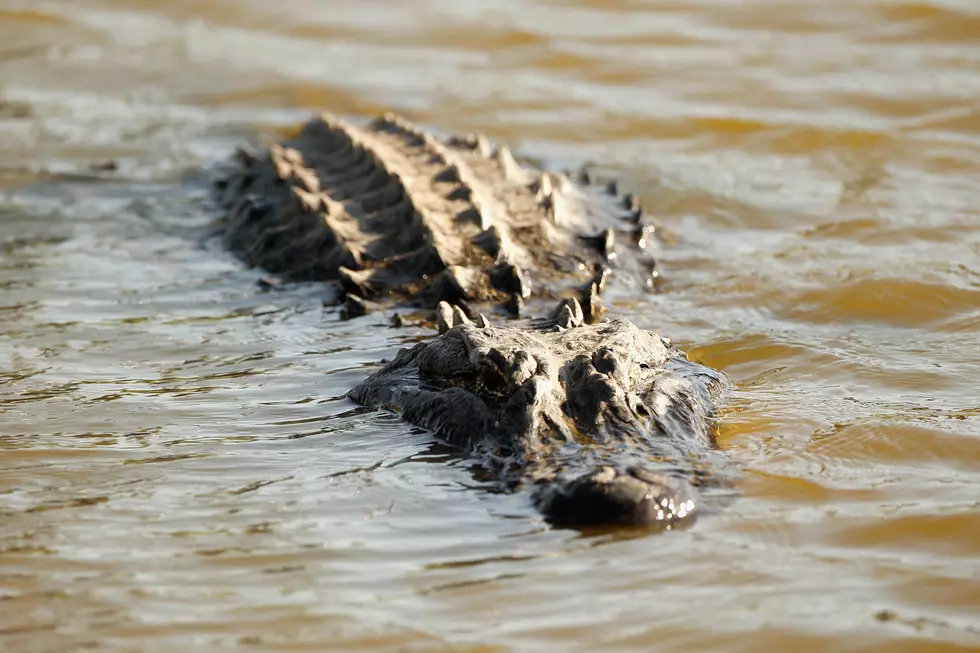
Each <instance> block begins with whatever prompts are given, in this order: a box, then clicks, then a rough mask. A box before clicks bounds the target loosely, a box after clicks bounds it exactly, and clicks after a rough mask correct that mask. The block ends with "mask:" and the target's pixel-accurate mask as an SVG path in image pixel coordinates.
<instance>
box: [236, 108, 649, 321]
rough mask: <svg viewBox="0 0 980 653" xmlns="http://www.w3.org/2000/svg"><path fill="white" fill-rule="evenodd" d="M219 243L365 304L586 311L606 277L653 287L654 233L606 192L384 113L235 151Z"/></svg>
mask: <svg viewBox="0 0 980 653" xmlns="http://www.w3.org/2000/svg"><path fill="white" fill-rule="evenodd" d="M218 189H219V194H218V195H219V201H220V203H221V205H222V206H223V207H224V208H225V209H226V213H225V216H224V219H223V228H222V232H223V236H224V239H225V242H226V245H227V246H228V248H229V249H230V250H231V251H232V252H234V253H236V254H237V255H238V256H240V257H241V258H242V259H243V260H244V261H245V262H247V263H249V264H251V265H255V266H259V267H262V268H264V269H266V270H268V271H269V272H272V273H275V274H278V275H281V276H283V277H288V278H292V279H298V280H325V279H335V280H338V281H339V282H340V283H341V284H342V287H343V290H344V292H345V293H346V296H347V299H348V304H349V305H357V306H363V305H364V300H371V301H385V300H388V301H390V300H395V301H411V302H412V303H415V304H420V305H423V306H427V307H434V306H436V305H437V304H438V302H439V301H446V302H448V303H450V304H454V305H457V306H461V307H463V309H464V310H465V311H466V312H467V313H469V312H470V311H469V308H468V305H469V304H470V303H472V302H481V303H488V302H493V303H495V304H498V305H499V306H500V307H502V308H503V309H504V310H506V311H507V312H508V313H510V314H511V315H518V314H520V313H521V310H522V308H523V307H524V305H525V302H527V301H528V300H529V299H530V298H532V297H535V298H543V299H554V298H561V297H568V296H577V297H578V298H579V299H580V301H581V303H582V305H583V308H584V309H585V311H586V319H587V320H591V318H592V317H594V316H593V308H594V307H593V306H592V304H593V300H594V298H595V296H596V294H597V293H598V291H599V289H600V288H601V287H602V284H603V281H604V279H605V277H606V274H607V273H608V272H609V271H613V272H618V273H620V274H618V275H617V276H620V277H622V278H623V279H625V280H626V281H627V282H628V283H630V284H631V285H635V286H637V287H640V288H646V287H649V286H652V284H653V279H654V278H655V277H656V266H655V261H654V259H653V256H652V255H651V254H650V253H649V251H648V250H649V249H650V248H649V245H650V243H651V240H652V236H653V232H654V227H653V225H652V224H650V223H649V221H648V220H647V219H646V217H645V216H644V214H643V211H642V210H641V209H640V207H639V206H638V204H637V202H636V199H635V198H634V196H633V195H631V194H620V193H619V190H618V187H617V185H616V183H615V182H610V183H609V184H606V185H603V186H601V187H600V186H597V185H595V184H593V183H591V180H590V178H589V175H588V173H586V172H583V173H581V174H580V175H579V176H578V179H577V180H576V181H573V180H571V179H570V178H569V177H568V176H567V175H566V174H563V173H556V172H547V171H545V172H542V171H535V170H531V169H529V168H527V167H525V166H523V165H521V164H520V163H518V162H517V160H516V159H515V158H514V156H513V155H512V154H511V152H510V150H509V149H508V148H507V147H504V146H500V147H496V148H495V147H492V146H491V145H490V144H489V143H488V141H487V139H486V138H485V137H483V136H467V137H449V138H444V139H443V138H439V137H437V136H435V135H434V134H432V133H430V132H428V131H425V130H423V129H421V128H419V127H417V126H415V125H413V124H411V123H409V122H408V121H406V120H405V119H403V118H400V117H398V116H395V115H391V114H389V115H386V116H384V117H382V118H378V119H376V120H374V121H372V122H371V123H370V124H368V125H366V126H363V127H362V126H358V125H354V124H351V123H349V122H346V121H344V120H341V119H340V118H337V117H335V116H332V115H329V114H324V115H321V116H318V117H316V118H314V119H312V120H311V121H309V122H308V123H307V124H306V125H305V126H304V127H303V128H302V130H301V131H300V132H299V134H298V135H297V136H296V137H295V138H293V139H291V140H288V141H286V142H284V143H283V144H278V145H272V146H271V147H269V148H268V149H267V150H265V151H263V152H261V153H253V152H247V151H240V152H239V156H238V157H237V162H236V165H235V166H234V169H233V170H232V171H231V172H230V174H228V175H227V176H226V177H224V178H223V179H221V180H220V181H219V183H218Z"/></svg>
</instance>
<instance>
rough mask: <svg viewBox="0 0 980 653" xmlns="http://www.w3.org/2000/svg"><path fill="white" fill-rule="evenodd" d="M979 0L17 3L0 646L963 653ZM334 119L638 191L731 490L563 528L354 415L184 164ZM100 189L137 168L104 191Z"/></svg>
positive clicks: (3, 60)
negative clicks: (732, 383)
mask: <svg viewBox="0 0 980 653" xmlns="http://www.w3.org/2000/svg"><path fill="white" fill-rule="evenodd" d="M978 11H980V6H978V4H977V3H976V2H974V1H973V0H960V1H958V2H957V1H954V0H943V1H939V0H937V1H935V2H932V3H928V2H919V3H914V2H898V1H892V0H863V1H858V0H853V1H844V0H837V1H829V0H811V1H808V2H804V1H789V0H784V1H783V2H775V1H763V0H754V1H749V2H742V3H735V2H726V1H724V0H699V1H688V2H674V3H662V2H640V1H639V0H615V1H608V2H599V1H598V0H592V1H586V0H533V1H530V0H529V1H527V2H517V1H516V0H484V1H482V2H478V1H476V0H461V1H460V2H455V3H435V2H422V1H415V0H413V1H405V0H402V1H400V2H394V1H391V2H381V1H379V0H372V1H362V2H339V1H338V2H316V1H314V0H279V1H278V2H275V3H270V2H259V1H258V0H250V1H247V2H246V1H243V0H222V1H218V0H214V1H211V2H197V1H191V0H171V1H169V2H165V1H157V2H154V1H150V0H139V1H136V0H132V1H129V2H123V1H122V0H118V1H115V2H113V1H110V0H103V1H82V0H24V1H21V2H18V1H17V0H0V101H2V102H3V104H2V105H0V242H2V243H3V244H2V249H0V256H2V258H0V288H2V294H0V334H2V340H0V379H2V381H0V448H2V451H0V519H2V521H0V524H2V525H0V650H2V651H5V652H6V651H10V652H12V653H20V652H34V651H44V652H49V651H50V652H61V651H76V650H95V651H153V652H156V651H175V650H187V651H226V650H242V651H468V652H476V651H481V652H489V651H510V650H513V651H671V652H676V651H719V652H735V651H746V652H753V653H755V652H757V651H765V650H772V651H799V652H815V651H827V652H838V651H889V652H895V651H897V652H903V653H906V652H912V651H966V650H980V399H978V391H977V388H978V385H980V367H978V362H980V337H978V331H980V13H978ZM321 108H329V109H331V110H334V111H337V112H340V113H343V114H345V115H349V116H355V117H356V116H368V115H372V114H375V113H377V112H378V111H382V110H386V109H395V110H399V111H402V112H404V113H406V114H407V115H409V116H410V117H412V118H413V119H415V120H418V121H420V122H423V123H426V124H432V125H437V126H439V127H441V128H444V129H447V130H455V131H460V132H470V131H478V130H482V131H486V132H488V133H489V134H490V135H491V137H493V138H495V139H498V140H505V141H509V142H510V143H512V144H513V145H514V146H515V149H517V150H518V151H519V152H521V153H523V154H525V155H528V156H532V157H536V158H537V159H538V160H544V161H546V162H548V163H550V164H554V165H558V166H565V165H568V166H571V165H576V164H579V163H582V162H583V161H586V160H589V159H591V160H594V161H597V162H599V163H600V164H601V168H600V171H602V172H604V173H607V174H615V175H617V176H621V177H623V178H625V179H626V180H627V181H628V183H629V185H630V186H632V187H635V188H637V189H639V190H640V191H641V193H642V197H643V200H644V202H645V204H646V206H648V207H649V208H650V210H651V211H652V212H653V213H654V214H655V215H656V216H657V217H658V218H659V219H660V221H661V222H662V223H663V224H664V225H665V226H666V227H667V228H668V229H669V231H670V232H671V233H673V234H674V235H675V237H676V243H675V245H674V246H673V247H672V248H670V249H669V250H668V251H667V252H666V254H665V259H664V262H663V265H662V268H663V270H664V276H665V279H666V284H665V288H664V293H663V294H660V295H657V296H651V297H648V298H644V299H642V300H640V301H638V302H637V303H636V304H635V305H633V306H630V307H620V309H619V310H623V311H628V312H629V313H630V315H632V316H633V317H634V319H635V320H636V321H637V322H639V323H641V324H643V325H644V326H647V327H648V328H652V329H656V330H659V331H661V332H664V333H666V334H668V335H670V336H672V337H674V338H675V340H677V341H679V342H680V343H682V344H683V345H685V346H688V347H690V349H691V352H692V355H693V356H694V357H696V358H698V359H700V360H702V361H704V362H706V363H708V364H711V365H714V366H717V367H720V368H721V369H723V370H725V371H726V372H727V373H728V374H729V375H731V376H732V377H733V378H734V379H735V380H736V381H737V382H738V386H739V387H738V390H737V391H736V392H735V393H734V395H733V396H732V397H731V404H730V410H729V411H728V413H727V414H726V416H725V418H724V421H723V426H722V433H721V436H720V440H721V444H722V445H723V447H724V449H725V450H726V451H727V452H728V455H729V456H731V458H733V459H735V460H736V461H738V464H739V465H740V466H741V467H742V468H743V470H744V471H743V479H742V483H741V487H740V489H741V492H742V495H743V496H742V498H741V499H740V500H739V501H737V502H736V503H735V504H734V505H732V506H731V507H730V508H728V509H727V510H725V511H724V513H723V514H721V515H720V516H717V517H714V518H711V519H706V520H703V521H702V522H700V523H699V524H698V525H697V526H696V527H695V528H694V529H693V530H690V531H685V532H679V533H670V534H667V535H663V536H650V537H640V538H632V539H624V538H617V537H614V536H610V535H604V536H597V535H592V536H584V535H580V534H578V533H575V532H573V531H568V530H558V529H551V528H548V527H547V526H546V525H545V524H543V523H542V521H541V519H540V518H539V517H538V515H537V514H536V513H535V512H534V510H533V509H532V508H531V507H530V505H529V503H528V500H527V497H526V496H524V495H516V496H501V495H497V494H493V493H491V492H489V491H487V489H486V488H485V487H482V486H481V482H480V481H479V480H478V479H476V478H475V477H474V476H473V475H472V474H471V471H470V464H469V463H468V462H467V461H466V460H465V459H461V458H458V457H454V456H452V455H450V454H449V453H447V452H445V451H442V450H440V449H438V448H436V447H433V446H432V442H431V440H430V438H429V437H428V436H427V435H426V434H425V433H424V432H421V431H419V430H417V429H412V428H410V427H408V426H405V425H404V424H402V423H400V422H399V421H398V420H397V419H396V418H394V417H392V416H390V415H385V414H378V413H372V412H364V411H363V410H360V409H357V408H356V407H355V406H353V405H352V404H350V403H349V402H347V401H346V400H344V399H343V398H342V394H343V392H344V391H345V390H346V389H348V388H349V387H351V386H352V385H353V384H354V383H355V382H356V381H357V380H359V379H361V378H363V377H364V376H365V375H366V374H367V373H368V372H369V371H370V370H371V369H372V368H373V366H374V365H375V364H376V362H377V361H378V360H380V359H381V358H383V357H385V356H390V355H392V354H393V353H394V351H395V350H396V349H397V347H398V346H399V345H400V344H401V343H403V342H404V341H406V340H410V339H413V338H416V337H418V335H419V334H420V333H421V332H419V331H417V330H412V329H407V330H402V331H398V330H391V329H387V328H385V326H384V317H383V316H369V317H366V318H364V319H362V320H358V321H355V322H341V321H339V320H338V317H337V315H336V313H335V312H333V310H331V309H327V310H325V309H323V308H321V306H320V299H321V297H322V295H323V289H322V288H321V287H318V286H315V285H308V286H300V287H295V288H290V289H287V290H285V291H282V292H273V293H264V292H261V291H260V290H258V289H257V287H256V285H255V280H256V278H257V277H258V275H259V273H258V272H256V271H251V270H246V269H243V268H242V267H241V266H240V265H239V264H238V263H236V262H235V261H234V260H232V259H231V258H229V257H228V256H226V255H225V254H223V253H222V252H221V251H220V250H218V249H216V248H214V247H212V246H210V245H209V244H208V241H207V240H206V238H205V236H206V235H207V225H208V221H209V216H208V215H207V213H206V212H205V211H204V209H203V208H202V198H203V197H204V194H205V191H204V175H203V174H202V173H201V170H202V168H203V169H206V168H207V166H209V165H212V164H213V163H214V162H215V161H219V160H221V159H222V157H224V156H226V155H227V154H228V153H229V152H230V150H231V149H232V148H233V147H234V146H235V145H236V144H238V143H240V142H243V141H246V140H254V139H257V138H268V137H271V136H273V135H274V134H275V133H276V132H277V130H279V129H281V128H282V127H284V126H287V125H290V124H292V123H293V122H295V121H298V120H300V119H302V118H304V117H306V116H307V115H308V114H309V112H310V111H311V110H315V109H321ZM107 160H116V161H117V162H118V170H116V171H99V170H92V169H91V167H90V166H91V164H93V163H99V162H105V161H107Z"/></svg>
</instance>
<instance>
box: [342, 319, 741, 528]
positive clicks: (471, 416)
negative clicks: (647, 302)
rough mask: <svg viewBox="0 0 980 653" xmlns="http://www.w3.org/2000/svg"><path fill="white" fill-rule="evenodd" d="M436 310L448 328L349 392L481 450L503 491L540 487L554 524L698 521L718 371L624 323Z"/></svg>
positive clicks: (538, 496) (538, 497)
mask: <svg viewBox="0 0 980 653" xmlns="http://www.w3.org/2000/svg"><path fill="white" fill-rule="evenodd" d="M573 312H574V311H573ZM441 315H442V316H443V317H442V320H444V321H445V322H444V324H443V326H444V327H446V330H445V332H444V333H443V335H441V336H440V337H439V338H437V339H435V340H432V341H429V342H425V343H421V344H418V345H416V346H415V347H413V348H411V349H405V350H402V351H401V352H399V354H398V356H397V357H396V358H395V360H393V361H391V362H390V363H388V364H387V365H386V366H385V367H384V368H383V369H381V370H380V371H378V372H376V373H375V374H374V375H372V376H371V377H370V378H368V379H366V380H365V381H363V382H362V383H360V384H359V385H358V386H357V387H355V388H354V389H353V390H351V392H350V393H349V396H350V398H351V399H352V400H353V401H355V402H357V403H360V404H364V405H368V406H377V407H385V408H390V409H394V410H396V411H398V412H400V413H401V415H402V416H403V417H404V419H406V420H408V421H409V422H411V423H413V424H416V425H418V426H421V427H424V428H427V429H431V430H432V431H434V432H435V433H436V434H437V435H438V436H440V437H441V438H443V439H444V440H446V441H448V442H449V443H451V444H453V445H456V446H459V447H461V448H465V449H468V450H470V451H473V452H475V453H476V454H477V455H478V457H479V458H480V459H481V460H482V461H483V462H484V463H485V464H486V465H487V466H488V467H490V468H491V469H493V470H494V471H495V472H497V474H498V475H499V477H500V479H501V483H502V485H503V486H504V487H507V488H516V487H520V486H523V485H527V484H533V485H534V486H535V487H536V489H535V493H534V497H535V502H536V504H537V505H538V507H539V508H540V510H541V511H542V512H543V513H544V514H545V515H546V516H547V517H548V518H549V519H550V520H551V521H553V522H555V523H560V524H571V525H609V524H630V525H642V526H651V527H659V528H664V529H671V528H675V527H677V526H680V525H682V524H685V523H688V522H691V521H693V519H694V518H695V516H696V515H697V513H698V511H699V499H698V495H697V493H696V492H695V491H694V490H693V488H692V487H691V484H690V483H689V481H688V479H689V478H693V476H694V475H695V473H696V471H697V470H696V467H697V464H698V462H702V463H703V462H704V461H705V459H706V458H707V457H710V455H711V447H712V441H711V437H710V435H709V429H708V419H709V415H710V414H711V412H712V411H713V409H714V400H715V397H716V396H717V394H718V393H719V392H720V391H721V390H722V389H724V388H725V387H726V385H727V383H728V382H727V380H726V379H725V377H724V375H722V374H721V373H719V372H716V371H715V370H712V369H709V368H707V367H704V366H703V365H699V364H697V363H693V362H691V361H689V360H688V359H687V357H686V356H684V354H683V353H682V352H680V351H678V350H677V349H674V348H673V347H671V346H670V344H669V343H668V342H666V341H665V340H663V339H661V338H660V336H658V335H656V334H654V333H651V332H648V331H644V330H642V329H639V328H637V327H636V326H634V325H633V324H632V323H631V322H630V321H629V320H623V319H620V320H612V321H609V320H606V321H604V322H600V323H597V324H593V325H584V324H582V323H581V320H573V321H572V322H571V323H567V326H554V327H552V328H550V329H548V330H534V329H527V328H514V327H503V326H497V327H495V326H492V325H491V324H490V322H489V321H488V320H487V319H486V318H485V317H483V316H482V315H481V316H478V317H477V318H476V319H475V320H473V321H469V320H467V319H466V318H465V317H464V316H462V315H461V314H459V313H456V314H453V313H452V312H451V309H450V308H449V307H448V306H446V305H444V306H443V307H442V310H441Z"/></svg>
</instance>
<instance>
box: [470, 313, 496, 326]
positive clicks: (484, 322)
mask: <svg viewBox="0 0 980 653" xmlns="http://www.w3.org/2000/svg"><path fill="white" fill-rule="evenodd" d="M473 324H475V325H476V326H478V327H480V328H481V329H493V325H492V324H490V320H488V319H487V316H486V315H484V314H483V313H480V314H478V315H477V316H476V317H475V318H473Z"/></svg>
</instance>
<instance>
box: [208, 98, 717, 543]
mask: <svg viewBox="0 0 980 653" xmlns="http://www.w3.org/2000/svg"><path fill="white" fill-rule="evenodd" d="M217 194H218V199H219V203H220V204H221V205H222V206H223V207H224V208H225V215H224V216H223V218H222V229H221V231H222V233H223V238H224V242H225V243H226V245H227V246H228V248H229V249H230V250H231V251H233V252H234V253H236V254H237V255H239V256H240V257H241V258H242V259H244V260H245V261H246V262H247V263H249V264H252V265H256V266H259V267H262V268H265V269H266V270H268V271H270V272H273V273H276V274H280V275H283V276H285V277H288V278H292V279H303V280H331V281H333V282H334V283H336V284H339V286H340V288H341V289H342V293H343V300H342V303H343V310H344V311H345V313H346V314H347V315H348V316H349V317H356V316H358V315H360V314H362V313H364V312H365V311H367V310H369V309H370V308H372V307H379V306H380V307H382V308H388V307H395V306H405V305H411V306H420V307H425V308H430V309H433V322H434V323H435V324H436V325H437V327H438V330H439V333H440V335H439V336H438V337H435V338H434V339H432V340H430V341H428V342H424V343H420V344H418V345H416V346H415V347H413V348H411V349H406V350H402V351H401V352H399V354H398V356H397V357H396V358H395V359H394V360H393V361H390V362H389V363H387V364H386V365H385V366H384V367H383V368H382V369H380V370H379V371H377V372H376V373H374V374H373V375H371V376H370V377H369V378H368V379H366V380H364V381H363V382H362V383H360V384H359V385H358V386H357V387H355V388H354V389H353V390H351V391H350V393H349V397H350V398H351V399H352V400H353V401H355V402H357V403H361V404H364V405H367V406H372V407H384V408H389V409H392V410H395V411H398V412H400V413H401V415H402V416H403V417H404V419H406V420H408V421H409V422H412V423H413V424H416V425H419V426H422V427H425V428H428V429H431V430H432V431H433V432H435V433H436V434H437V435H438V436H439V437H441V438H443V439H444V440H446V441H448V442H449V443H451V444H453V445H456V446H458V447H460V448H463V449H465V450H467V451H470V452H471V453H472V454H473V455H474V457H475V459H476V460H478V461H479V462H480V463H481V464H482V465H483V466H484V467H486V468H487V469H490V470H492V471H493V473H494V474H495V475H496V478H498V479H499V482H500V485H501V487H503V488H505V489H518V488H522V487H530V488H532V497H533V499H534V502H535V504H536V505H537V506H538V508H539V509H540V510H541V511H542V512H543V513H544V514H545V515H546V517H548V518H549V519H550V520H551V521H552V522H554V523H560V524H569V525H605V524H635V525H643V526H651V527H658V528H664V529H671V528H675V527H678V526H680V525H684V524H688V523H692V522H693V520H694V519H695V518H696V517H697V515H698V514H699V513H700V512H702V511H703V508H702V500H701V495H700V494H699V490H696V489H695V486H698V487H699V489H701V488H703V487H705V486H710V485H711V484H712V483H713V482H715V481H713V480H712V479H715V474H714V472H713V466H712V465H711V464H709V462H708V461H710V460H711V459H712V458H713V457H714V456H713V444H714V443H713V440H712V436H711V430H710V424H711V417H712V414H713V412H714V411H715V407H716V401H717V399H718V396H719V395H720V393H721V392H722V391H723V390H724V389H725V388H726V387H727V385H728V381H727V379H726V378H725V376H724V375H723V374H721V373H720V372H717V371H715V370H712V369H710V368H707V367H705V366H703V365H700V364H698V363H695V362H692V361H689V360H688V359H687V357H686V356H685V355H684V353H683V352H681V351H680V350H678V349H676V348H674V347H672V346H671V344H670V342H669V341H667V340H666V339H664V338H661V337H660V336H658V335H657V334H655V333H652V332H650V331H646V330H643V329H640V328H638V327H637V326H635V325H634V324H633V323H632V322H630V321H629V320H627V319H623V318H617V319H602V315H603V313H604V310H603V308H602V306H601V303H600V297H601V295H602V294H603V293H604V292H605V291H606V289H607V286H608V285H609V284H610V283H615V284H616V286H617V288H619V289H620V290H623V291H625V292H629V293H634V294H635V293H640V292H645V291H646V290H647V289H649V288H651V287H653V285H654V283H655V280H656V278H657V270H656V263H655V260H654V257H653V254H652V251H651V250H652V249H653V247H654V246H655V233H656V227H655V226H654V225H653V224H652V223H651V222H650V221H649V219H648V218H647V216H646V215H645V214H644V212H643V211H642V209H641V208H640V207H639V205H638V203H637V201H636V199H635V197H634V196H633V195H631V194H621V193H620V191H619V188H618V186H617V184H616V183H615V182H610V183H608V184H604V185H597V184H595V183H593V181H592V179H591V178H590V176H589V175H588V173H587V172H582V173H580V174H579V175H578V177H577V178H576V179H575V180H573V179H572V178H570V177H569V176H568V175H567V174H564V173H556V172H550V171H534V170H532V169H531V168H529V167H525V166H523V165H521V164H520V163H519V162H518V161H517V160H516V159H515V157H514V156H513V155H512V154H511V152H510V151H509V150H508V149H507V148H506V147H503V146H501V147H496V148H494V147H493V146H491V145H490V144H489V142H488V141H487V140H486V139H485V138H484V137H482V136H466V137H456V136H451V137H448V138H439V137H437V136H436V135H434V134H432V133H430V132H428V131H426V130H424V129H421V128H419V127H417V126H415V125H412V124H411V123H409V122H408V121H406V120H405V119H403V118H400V117H397V116H393V115H387V116H385V117H383V118H379V119H376V120H375V121H373V122H371V123H370V124H369V125H367V126H363V127H362V126H358V125H354V124H351V123H348V122H346V121H343V120H341V119H339V118H336V117H334V116H330V115H323V116H319V117H316V118H314V119H313V120H311V121H310V122H309V123H307V124H306V125H305V126H304V127H303V128H302V130H301V131H300V132H299V134H298V135H297V136H296V137H295V138H293V139H291V140H289V141H286V142H285V143H283V144H278V145H273V146H271V147H269V148H268V149H267V150H265V151H264V152H251V151H240V152H239V155H238V157H237V162H236V165H235V166H234V168H233V169H232V170H231V172H230V173H229V174H228V175H227V176H224V177H222V178H221V179H220V180H219V181H218V182H217ZM487 315H491V316H493V322H494V323H495V324H493V323H491V319H490V318H488V317H487ZM702 494H703V493H702Z"/></svg>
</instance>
